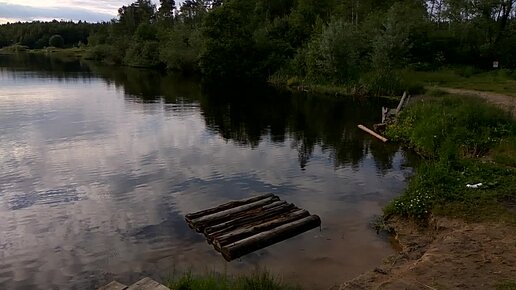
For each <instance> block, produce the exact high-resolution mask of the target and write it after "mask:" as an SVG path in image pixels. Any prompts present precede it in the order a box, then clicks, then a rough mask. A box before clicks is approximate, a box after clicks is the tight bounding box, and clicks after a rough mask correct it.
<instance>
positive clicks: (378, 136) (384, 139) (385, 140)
mask: <svg viewBox="0 0 516 290" xmlns="http://www.w3.org/2000/svg"><path fill="white" fill-rule="evenodd" d="M358 128H360V129H362V130H364V131H365V132H367V133H369V134H371V135H373V136H374V137H376V138H378V139H380V140H382V141H383V142H387V141H388V139H387V138H385V137H383V136H381V135H380V134H378V133H376V132H375V131H373V130H371V129H369V128H367V127H366V126H364V125H358Z"/></svg>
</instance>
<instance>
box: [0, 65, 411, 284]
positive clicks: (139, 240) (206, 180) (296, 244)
mask: <svg viewBox="0 0 516 290" xmlns="http://www.w3.org/2000/svg"><path fill="white" fill-rule="evenodd" d="M382 105H384V102H383V101H381V100H379V99H369V100H364V99H357V100H354V99H351V98H344V99H342V98H341V99H335V98H331V97H320V96H319V97H318V96H313V95H310V94H295V95H292V94H290V93H286V92H278V91H275V90H272V89H265V88H264V89H261V88H246V89H236V88H227V87H226V88H219V89H207V88H204V87H203V86H202V85H201V84H200V82H199V81H196V80H189V79H185V78H179V77H174V76H166V75H162V74H160V73H158V72H154V71H145V70H136V69H120V68H118V69H116V68H106V67H98V66H92V65H87V64H84V63H79V62H63V61H59V60H56V59H48V58H41V57H36V56H18V57H12V56H11V57H6V56H0V138H1V139H0V140H1V142H0V289H94V288H95V287H98V286H100V285H103V284H106V283H108V282H110V281H111V280H113V279H117V280H119V281H121V282H124V283H132V282H135V281H136V280H137V279H138V278H141V277H143V276H152V277H153V278H155V279H158V280H160V281H165V280H166V279H168V278H170V277H172V276H173V275H174V274H175V273H176V274H177V273H182V272H183V271H186V270H191V271H193V272H196V273H203V272H206V271H213V270H215V271H219V272H228V273H236V274H238V273H252V272H254V271H256V269H257V268H266V269H267V270H268V271H270V272H271V273H272V274H273V275H275V276H277V277H280V278H281V279H283V280H284V281H287V282H292V283H299V284H302V285H304V286H305V287H306V289H327V288H328V287H330V286H332V285H334V284H338V283H341V282H344V281H346V280H347V279H350V278H352V277H354V276H355V275H358V274H360V273H361V272H363V271H366V270H370V269H372V268H374V267H375V266H376V265H378V264H380V263H381V262H382V260H383V259H384V258H385V257H387V256H388V255H390V254H392V253H393V249H392V247H391V245H389V242H388V241H387V240H386V239H384V238H382V237H379V236H377V235H376V233H375V232H374V231H373V230H371V229H370V227H369V225H368V224H369V222H370V221H371V219H372V217H373V216H374V215H376V214H380V213H381V208H382V206H384V205H385V204H386V203H387V202H388V201H389V200H391V199H392V198H393V197H395V196H397V195H398V194H400V193H401V192H402V191H403V189H404V187H405V186H406V182H407V178H408V176H409V175H410V174H411V172H412V164H414V162H415V160H414V159H413V157H411V155H409V154H407V153H405V152H404V151H402V150H401V149H400V148H399V147H397V146H396V145H392V144H383V143H381V142H379V141H377V140H374V139H373V138H372V137H370V136H369V135H366V134H365V133H363V132H361V131H360V130H359V129H358V128H357V127H356V126H357V124H359V123H362V124H366V125H370V124H372V123H374V122H376V121H378V119H379V118H380V108H381V106H382ZM263 192H272V193H275V194H277V195H278V196H280V197H281V198H282V199H284V200H287V201H289V202H293V203H295V204H296V205H297V206H299V207H301V208H305V209H307V210H309V211H310V212H311V213H313V214H317V215H319V216H320V217H321V219H322V227H321V230H319V229H315V230H311V231H309V232H306V233H304V234H302V235H299V236H297V237H295V238H292V239H289V240H287V241H283V242H281V243H279V244H276V245H273V246H270V247H268V248H266V249H264V250H260V251H257V252H255V253H253V254H250V255H247V256H245V257H242V258H241V259H238V260H235V261H232V262H230V263H227V262H225V261H224V259H223V258H222V257H221V256H220V255H219V254H218V253H217V252H215V251H214V250H213V248H212V247H211V246H209V245H208V244H207V243H206V242H205V240H204V238H203V236H201V235H199V234H197V233H195V232H194V231H191V230H190V229H189V228H188V227H187V226H186V224H185V222H184V220H183V216H184V215H185V214H187V213H189V212H193V211H197V210H201V209H204V208H207V207H211V206H215V205H217V204H219V203H222V202H225V201H228V200H232V199H240V198H245V197H248V196H249V195H250V194H252V193H263Z"/></svg>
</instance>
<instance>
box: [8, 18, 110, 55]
mask: <svg viewBox="0 0 516 290" xmlns="http://www.w3.org/2000/svg"><path fill="white" fill-rule="evenodd" d="M103 26H104V24H92V23H86V22H77V23H74V22H71V21H68V22H65V21H60V22H59V21H52V22H40V21H34V22H30V23H29V22H18V23H11V24H3V25H0V48H2V47H6V46H10V45H14V44H19V45H23V46H27V47H28V48H29V49H39V48H44V47H46V46H49V40H50V37H51V36H52V35H60V36H61V37H62V38H63V39H64V43H63V45H62V46H61V47H63V46H64V47H71V46H76V45H78V44H79V42H82V43H87V42H88V36H89V34H90V33H91V32H94V31H97V30H98V29H100V27H103Z"/></svg>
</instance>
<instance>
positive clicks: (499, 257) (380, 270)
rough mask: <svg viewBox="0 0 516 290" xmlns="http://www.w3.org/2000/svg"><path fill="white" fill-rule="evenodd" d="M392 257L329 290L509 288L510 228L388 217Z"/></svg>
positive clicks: (515, 242) (514, 271)
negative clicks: (395, 244) (398, 248)
mask: <svg viewBox="0 0 516 290" xmlns="http://www.w3.org/2000/svg"><path fill="white" fill-rule="evenodd" d="M386 226H387V227H389V228H390V229H392V231H393V234H394V237H395V239H396V240H397V241H398V242H399V244H400V246H401V248H402V249H401V251H400V252H399V253H398V254H395V255H393V256H390V257H389V258H387V259H386V260H385V261H384V263H383V264H382V265H379V266H378V267H376V268H375V269H374V270H371V271H368V272H366V273H364V274H362V275H360V276H358V277H356V278H354V279H352V280H349V281H347V282H345V283H343V284H342V285H340V286H339V287H338V288H332V289H378V288H381V289H450V288H463V289H479V287H480V288H481V289H497V288H500V289H514V288H503V287H516V281H514V280H511V279H514V277H516V255H515V253H516V239H515V237H516V227H515V226H514V225H510V224H506V223H495V222H465V221H463V220H460V219H452V218H445V217H431V219H430V220H429V223H428V225H427V226H426V227H424V228H423V227H421V225H418V224H416V223H415V222H414V221H410V220H407V219H403V218H399V217H394V218H390V219H389V220H387V221H386Z"/></svg>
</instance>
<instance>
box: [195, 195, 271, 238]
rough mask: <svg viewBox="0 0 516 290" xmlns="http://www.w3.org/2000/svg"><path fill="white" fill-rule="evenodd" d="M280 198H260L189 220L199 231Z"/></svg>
mask: <svg viewBox="0 0 516 290" xmlns="http://www.w3.org/2000/svg"><path fill="white" fill-rule="evenodd" d="M277 200H279V198H278V197H277V196H273V197H269V198H266V199H262V200H258V201H255V202H253V203H249V204H244V205H241V206H237V207H234V208H230V209H227V210H223V211H220V212H216V213H212V214H209V215H205V216H201V217H199V218H196V219H193V220H187V222H188V223H189V224H191V227H192V228H194V229H196V230H197V231H202V230H203V229H204V228H205V227H206V226H208V225H212V224H214V223H217V222H220V221H223V220H226V219H230V218H231V217H232V216H234V215H235V214H237V213H239V212H244V211H247V210H250V209H253V208H257V207H260V206H264V205H266V204H269V203H272V202H274V201H277Z"/></svg>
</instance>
